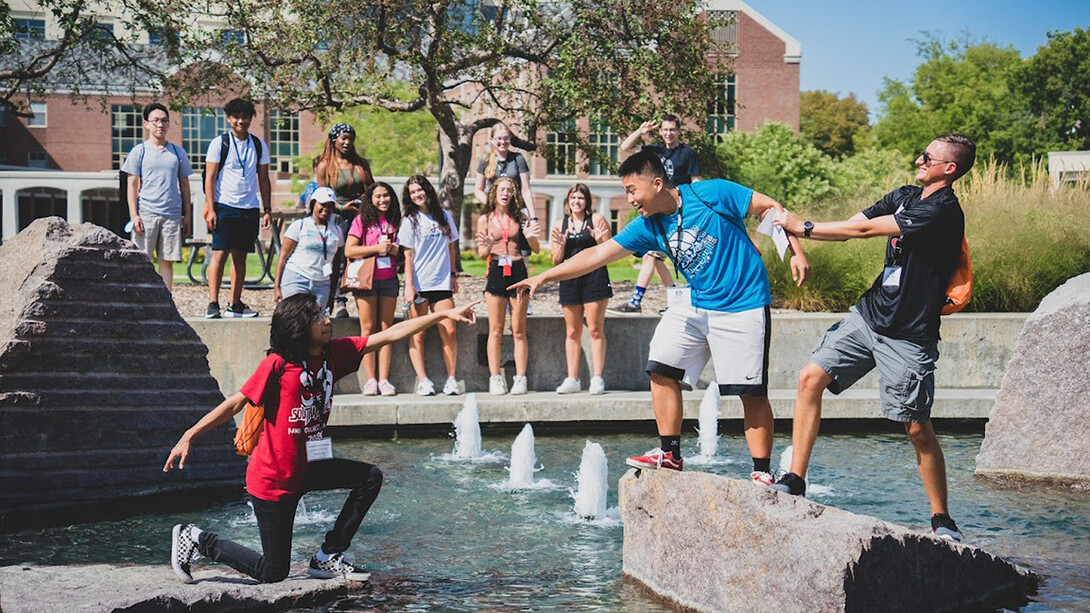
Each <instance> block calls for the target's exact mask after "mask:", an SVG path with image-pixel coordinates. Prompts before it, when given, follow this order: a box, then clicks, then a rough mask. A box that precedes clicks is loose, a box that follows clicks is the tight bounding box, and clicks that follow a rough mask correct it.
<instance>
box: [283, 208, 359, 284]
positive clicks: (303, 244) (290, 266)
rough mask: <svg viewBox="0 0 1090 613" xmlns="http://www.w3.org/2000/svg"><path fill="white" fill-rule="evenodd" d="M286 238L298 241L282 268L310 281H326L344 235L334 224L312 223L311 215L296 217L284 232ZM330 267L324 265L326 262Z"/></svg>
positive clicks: (342, 242)
mask: <svg viewBox="0 0 1090 613" xmlns="http://www.w3.org/2000/svg"><path fill="white" fill-rule="evenodd" d="M284 236H285V238H290V239H291V240H293V241H295V242H296V243H298V244H297V245H296V246H295V251H292V252H291V257H290V258H288V263H287V264H285V265H284V270H285V271H287V270H290V271H292V272H294V273H295V274H297V275H300V276H302V277H306V278H307V279H310V280H311V281H325V280H327V279H329V275H330V274H332V265H333V256H334V255H336V253H337V248H338V247H341V246H343V245H344V235H343V234H342V233H341V229H340V228H339V227H337V226H336V225H335V224H332V223H327V224H326V226H325V227H322V226H319V225H318V224H316V223H314V218H313V217H304V218H303V219H296V220H295V221H293V222H291V225H290V226H288V229H287V231H285V232H284ZM327 265H328V266H330V268H328V269H327V268H326V266H327Z"/></svg>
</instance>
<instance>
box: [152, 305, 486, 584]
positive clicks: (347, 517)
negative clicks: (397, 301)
mask: <svg viewBox="0 0 1090 613" xmlns="http://www.w3.org/2000/svg"><path fill="white" fill-rule="evenodd" d="M479 302H480V301H478V302H474V303H472V304H469V305H466V306H464V307H460V308H453V309H448V310H445V311H439V312H436V313H432V314H430V315H425V316H423V317H418V318H416V319H410V320H407V321H404V322H402V323H399V324H397V325H395V326H392V327H390V328H388V329H386V330H383V331H381V332H378V333H376V334H373V335H371V336H368V337H347V338H339V339H336V340H334V339H333V338H332V325H331V324H330V321H329V312H328V311H327V310H325V309H324V308H322V307H320V306H319V305H318V303H317V301H316V299H315V297H314V295H313V294H296V295H295V296H291V297H290V298H285V299H284V300H282V301H281V302H280V303H279V304H278V305H277V306H276V310H275V311H274V312H273V316H272V326H271V331H270V333H269V344H270V345H271V348H270V349H269V352H268V356H267V357H266V358H265V359H264V360H262V361H261V363H260V364H259V365H258V367H257V370H256V371H255V372H254V374H253V375H251V376H250V379H249V380H248V381H246V383H245V384H244V385H243V386H242V389H241V390H239V392H238V393H236V394H234V395H233V396H231V397H230V398H228V399H226V400H224V401H223V402H222V403H221V404H220V405H219V406H217V407H216V408H215V409H212V410H211V411H210V412H208V414H207V415H205V416H204V417H202V418H201V419H200V421H198V422H197V423H196V424H195V425H194V426H193V427H191V428H190V429H189V430H186V432H185V434H183V435H182V437H181V439H179V440H178V443H177V444H176V445H175V446H174V448H173V449H172V450H171V451H170V456H169V457H168V458H167V461H166V464H165V465H164V466H163V472H167V471H169V470H170V469H171V468H173V467H174V463H175V460H177V462H178V468H179V469H182V468H185V462H186V459H187V458H188V457H189V452H190V448H191V446H192V442H193V439H194V438H196V437H197V436H198V435H200V434H202V433H204V432H207V431H208V430H211V429H212V428H215V427H216V426H219V425H220V424H222V423H224V422H226V421H227V420H229V419H231V417H233V416H234V415H235V414H236V413H238V412H239V411H241V410H243V409H244V408H245V407H246V404H247V403H252V404H255V405H257V404H262V403H264V406H265V419H264V422H263V424H262V433H261V438H260V439H259V440H258V443H257V446H256V447H255V448H254V451H253V455H252V456H251V457H250V462H249V465H248V466H247V468H246V491H247V492H248V493H249V494H250V498H251V500H252V501H253V507H254V515H256V516H257V526H258V530H259V532H260V534H261V549H262V553H258V552H256V551H253V550H251V549H249V548H247V547H244V546H243V545H240V544H238V543H235V542H233V541H230V540H228V539H225V538H221V537H220V536H219V535H217V534H214V533H211V532H208V531H204V530H201V529H200V528H197V527H196V526H195V525H193V524H188V525H182V524H178V525H177V526H174V530H173V534H172V545H171V556H170V557H171V566H173V568H174V572H175V573H177V574H178V576H179V577H180V578H181V579H182V580H183V581H185V582H186V583H190V582H192V581H193V576H192V574H191V573H190V565H191V564H192V563H193V562H194V561H196V560H197V559H199V558H200V557H201V556H202V555H203V556H207V557H209V558H211V559H212V560H213V561H216V562H222V563H224V564H227V565H228V566H230V567H231V568H234V569H235V570H238V571H239V572H242V573H245V574H247V575H249V576H251V577H253V578H254V579H257V580H258V581H261V582H263V583H274V582H277V581H283V580H284V578H285V577H287V576H288V571H289V568H290V562H291V538H292V528H293V525H294V522H295V509H296V507H297V506H298V504H299V500H300V498H302V496H303V494H305V493H306V492H311V491H316V490H332V489H341V488H346V489H349V490H351V491H350V492H349V494H348V500H346V501H345V503H344V507H343V508H342V509H341V513H340V515H338V516H337V521H336V522H335V523H334V524H333V529H332V530H330V531H329V532H327V533H326V536H325V542H324V543H323V544H322V547H321V549H319V550H318V552H317V553H316V554H314V556H313V557H312V558H311V560H310V568H309V572H310V574H311V575H312V576H314V577H319V578H333V577H341V578H345V579H353V580H357V581H366V580H367V579H368V578H369V577H370V575H369V574H368V573H367V572H365V571H364V570H363V569H361V568H360V567H358V566H356V565H355V564H353V563H352V562H351V561H349V560H348V558H346V557H345V555H344V552H345V551H346V550H347V549H348V546H349V544H350V543H351V541H352V537H353V536H355V534H356V531H357V530H358V529H359V526H360V522H362V521H363V517H364V515H366V514H367V511H368V509H370V508H371V503H373V502H374V501H375V498H376V497H378V492H379V489H380V488H381V487H382V471H380V470H379V469H378V467H377V466H373V465H371V464H368V463H366V462H357V461H354V460H346V459H343V458H334V457H333V448H332V443H331V441H330V439H329V438H327V437H326V436H325V425H326V422H327V420H328V418H329V412H330V409H331V408H332V406H333V403H332V395H333V384H334V383H335V382H336V381H337V380H338V379H340V378H341V377H343V376H345V375H348V374H351V373H353V372H355V371H356V370H357V369H358V368H359V366H360V361H361V359H362V358H363V354H365V353H367V352H371V351H376V350H378V349H379V348H380V347H382V346H384V345H388V344H391V343H394V342H397V341H399V340H402V339H405V338H408V337H409V336H412V335H413V334H416V333H418V332H421V331H423V330H425V329H427V328H430V327H431V326H433V325H435V324H437V323H439V322H440V321H441V320H443V319H451V320H455V321H462V322H465V323H473V321H474V320H475V315H474V312H473V309H474V307H476V306H477V304H478V303H479Z"/></svg>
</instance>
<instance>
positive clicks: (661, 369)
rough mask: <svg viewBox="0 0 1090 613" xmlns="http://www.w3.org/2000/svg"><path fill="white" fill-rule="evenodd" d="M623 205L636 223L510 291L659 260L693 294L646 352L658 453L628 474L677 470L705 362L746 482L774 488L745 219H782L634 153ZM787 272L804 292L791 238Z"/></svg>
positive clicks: (742, 193)
mask: <svg viewBox="0 0 1090 613" xmlns="http://www.w3.org/2000/svg"><path fill="white" fill-rule="evenodd" d="M617 175H618V176H620V178H621V183H622V184H623V185H624V189H625V193H626V194H627V197H628V202H629V204H631V205H632V206H634V207H636V208H637V210H638V211H639V213H640V216H639V217H637V218H636V219H633V220H632V221H631V222H629V223H628V225H626V226H625V227H624V229H623V230H621V232H620V233H618V234H617V236H615V237H614V238H612V239H610V240H607V241H605V242H603V243H600V244H598V245H597V246H595V247H592V248H590V249H586V250H584V251H582V252H580V253H579V254H577V255H575V256H573V257H572V258H570V259H568V260H566V261H565V262H563V263H562V264H559V265H558V266H556V267H554V268H552V269H550V270H548V271H546V272H544V273H542V274H540V275H537V276H534V277H531V278H529V279H527V280H525V281H521V282H519V283H516V284H514V285H513V286H511V289H526V290H530V291H531V292H533V291H536V290H537V288H538V287H540V286H541V284H542V283H544V282H546V281H563V280H565V279H572V278H575V277H579V276H582V275H585V274H587V273H588V272H590V271H592V270H594V269H596V268H599V267H601V266H605V265H606V264H608V263H609V262H613V261H616V260H619V259H621V258H623V257H626V256H628V255H631V254H632V253H633V252H636V251H644V252H646V251H662V252H664V253H666V254H667V256H668V257H670V259H671V260H673V262H674V265H675V269H676V270H677V271H678V272H679V273H680V274H681V275H684V276H685V280H686V281H687V282H688V283H690V284H691V285H687V286H682V287H674V288H672V289H671V290H670V291H669V293H668V294H667V295H668V297H669V298H670V299H669V300H668V303H669V308H667V310H666V313H665V314H663V316H662V319H661V320H660V321H659V323H658V326H657V327H656V328H655V335H654V336H653V337H652V338H651V347H650V351H649V356H648V362H647V373H648V374H649V375H650V376H651V405H652V408H653V410H654V412H655V423H656V425H657V427H658V434H659V437H660V440H661V444H660V446H659V447H658V448H657V449H652V450H651V451H648V452H647V453H645V454H642V455H639V456H635V457H631V458H628V460H627V463H628V465H629V466H634V467H637V468H647V469H658V468H666V469H672V470H681V469H682V465H683V462H682V458H681V421H682V396H681V390H682V389H692V388H693V385H694V384H695V383H696V381H697V380H698V379H699V378H700V374H701V372H702V371H703V370H704V366H705V364H707V362H708V360H709V359H710V360H711V361H712V363H713V364H714V365H715V382H716V383H717V384H718V385H719V393H720V394H723V395H731V396H739V397H740V398H741V400H742V407H743V410H744V424H743V427H744V429H745V437H746V442H747V443H748V444H749V450H750V455H751V456H752V459H753V472H751V473H750V480H752V481H753V482H754V483H757V484H760V485H772V482H773V477H772V474H771V459H772V433H773V432H772V431H773V427H774V422H773V416H772V406H771V405H770V404H769V401H768V348H769V336H770V331H771V319H770V309H769V306H770V304H771V302H772V295H771V292H770V289H769V283H768V272H767V270H766V269H765V265H764V261H763V260H762V259H761V255H760V254H759V253H758V252H757V249H756V247H754V245H753V243H752V241H750V238H749V234H748V233H747V231H746V227H745V222H744V218H745V216H746V215H757V216H764V215H765V214H772V213H776V214H778V213H781V212H783V207H782V206H780V204H779V203H778V202H776V201H775V200H773V199H771V198H769V197H768V196H765V195H764V194H761V193H758V192H755V191H753V190H752V189H750V188H748V187H744V186H742V185H738V184H737V183H732V182H730V181H725V180H722V179H713V180H710V181H701V182H699V183H693V184H691V185H680V186H676V187H675V186H674V185H672V184H671V183H670V181H669V180H668V179H667V175H666V169H665V168H664V167H663V165H662V160H661V159H660V158H659V156H658V155H657V154H656V153H654V152H651V151H640V152H639V153H635V154H633V155H632V156H630V157H629V158H628V159H626V160H625V161H624V162H623V163H622V164H621V167H620V168H619V169H618V170H617ZM788 241H789V244H790V246H791V250H792V254H793V255H792V257H791V262H790V265H791V273H792V276H793V277H794V279H795V281H796V283H798V284H799V285H801V284H802V283H803V282H804V281H805V280H806V278H807V277H809V274H810V265H809V263H807V261H806V257H805V256H804V255H803V254H802V250H801V248H800V247H799V241H798V239H796V238H795V237H793V236H789V237H788Z"/></svg>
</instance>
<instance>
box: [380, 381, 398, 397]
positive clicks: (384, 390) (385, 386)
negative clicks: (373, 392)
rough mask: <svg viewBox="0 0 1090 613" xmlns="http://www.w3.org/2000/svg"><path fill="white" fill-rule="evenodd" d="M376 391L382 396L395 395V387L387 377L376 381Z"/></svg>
mask: <svg viewBox="0 0 1090 613" xmlns="http://www.w3.org/2000/svg"><path fill="white" fill-rule="evenodd" d="M378 393H380V394H382V395H383V396H397V388H395V387H394V384H393V383H390V380H389V379H383V380H382V381H379V382H378Z"/></svg>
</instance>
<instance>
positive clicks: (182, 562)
mask: <svg viewBox="0 0 1090 613" xmlns="http://www.w3.org/2000/svg"><path fill="white" fill-rule="evenodd" d="M194 527H195V526H194V525H193V524H186V525H184V526H183V525H182V524H178V525H176V526H174V529H173V530H172V531H171V533H170V565H171V566H172V567H173V568H174V573H175V574H177V575H178V578H179V579H181V580H182V581H183V582H185V583H193V574H192V572H191V571H190V565H191V564H192V563H194V562H196V561H197V560H199V559H200V557H201V553H200V552H199V551H197V539H196V538H194V537H193V528H194Z"/></svg>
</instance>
